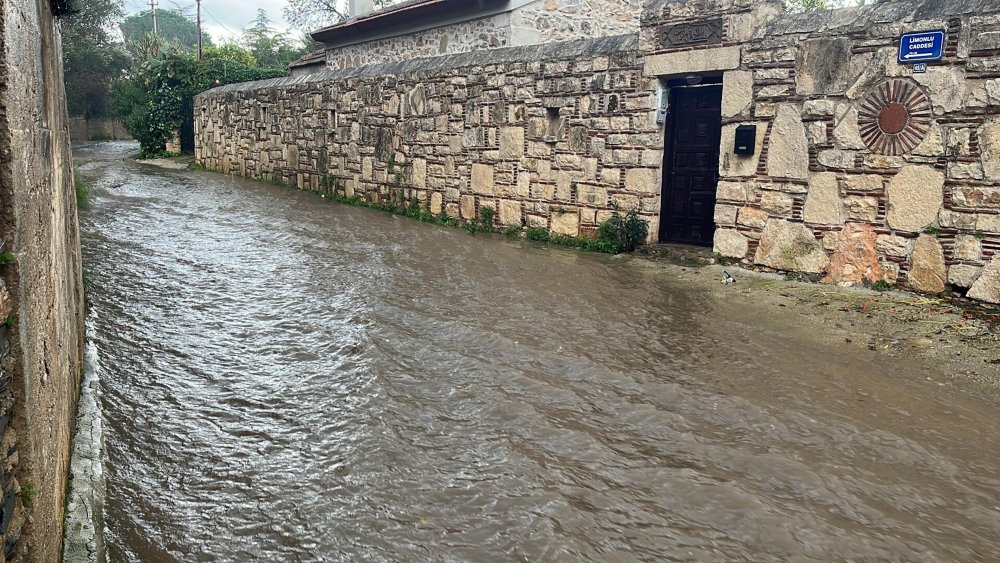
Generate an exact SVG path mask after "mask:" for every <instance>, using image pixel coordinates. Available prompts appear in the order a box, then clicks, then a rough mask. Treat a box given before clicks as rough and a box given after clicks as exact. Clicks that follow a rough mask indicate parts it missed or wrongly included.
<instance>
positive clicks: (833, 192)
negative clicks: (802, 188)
mask: <svg viewBox="0 0 1000 563" xmlns="http://www.w3.org/2000/svg"><path fill="white" fill-rule="evenodd" d="M803 218H804V219H805V221H806V222H807V223H814V224H817V225H841V224H843V222H844V204H843V201H842V200H841V199H840V185H839V184H838V182H837V175H836V174H834V173H833V172H823V173H821V174H815V175H813V177H812V178H811V179H810V180H809V193H808V194H807V195H806V204H805V208H804V209H803Z"/></svg>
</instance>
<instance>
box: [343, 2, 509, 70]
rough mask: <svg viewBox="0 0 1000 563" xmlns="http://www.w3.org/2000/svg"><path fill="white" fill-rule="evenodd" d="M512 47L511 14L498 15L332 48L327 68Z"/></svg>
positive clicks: (352, 66) (350, 66)
mask: <svg viewBox="0 0 1000 563" xmlns="http://www.w3.org/2000/svg"><path fill="white" fill-rule="evenodd" d="M510 44H511V43H510V14H497V15H493V16H489V17H485V18H479V19H475V20H471V21H465V22H460V23H455V24H450V25H444V26H441V27H436V28H434V29H428V30H425V31H419V32H417V33H411V34H406V35H398V36H396V37H388V38H385V39H378V40H375V41H367V42H364V43H358V44H355V45H347V46H344V47H337V48H334V49H330V50H328V51H327V52H326V66H327V68H331V69H338V70H339V69H347V68H354V67H358V66H362V65H369V64H381V63H387V62H395V61H403V60H409V59H416V58H421V57H431V56H436V55H448V54H453V53H468V52H471V51H479V50H482V49H494V48H497V47H507V46H509V45H510Z"/></svg>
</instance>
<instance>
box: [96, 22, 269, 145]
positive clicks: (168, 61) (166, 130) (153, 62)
mask: <svg viewBox="0 0 1000 563" xmlns="http://www.w3.org/2000/svg"><path fill="white" fill-rule="evenodd" d="M129 50H130V51H131V52H132V54H133V56H134V62H133V64H132V67H131V68H130V69H129V72H128V77H127V78H125V79H122V80H119V81H118V82H116V83H115V85H114V89H113V109H114V114H115V115H116V116H118V117H120V118H121V120H122V122H123V123H124V125H125V129H126V130H127V131H128V132H129V133H130V134H131V135H132V136H133V137H135V139H136V140H137V141H139V148H140V156H143V157H148V156H157V155H161V154H163V152H164V146H165V143H166V141H167V140H168V139H170V138H171V137H172V136H173V135H174V133H175V132H176V131H178V130H179V129H180V128H181V125H182V124H183V123H184V121H185V119H190V118H191V114H190V107H191V99H192V98H193V97H194V96H195V95H196V94H197V93H198V92H202V91H204V90H207V89H209V88H213V87H215V86H221V85H224V84H231V83H234V82H248V81H251V80H263V79H266V78H277V77H279V76H285V75H287V74H288V69H286V68H257V67H254V66H251V65H249V64H245V62H251V61H253V59H252V56H250V55H249V53H247V52H246V51H245V50H243V49H240V47H238V46H224V47H223V48H220V49H214V48H213V49H211V50H210V51H209V53H210V54H211V55H212V56H210V57H206V58H205V59H204V60H203V61H200V62H199V61H198V59H197V58H196V57H195V55H194V54H193V53H191V52H190V51H185V50H183V49H181V48H180V46H179V45H177V44H176V43H175V44H170V43H168V42H167V41H166V40H165V39H163V38H162V37H159V36H156V35H153V34H149V35H147V36H145V37H143V38H141V39H140V40H138V41H136V42H133V43H130V44H129ZM241 51H242V52H241ZM241 59H242V60H241Z"/></svg>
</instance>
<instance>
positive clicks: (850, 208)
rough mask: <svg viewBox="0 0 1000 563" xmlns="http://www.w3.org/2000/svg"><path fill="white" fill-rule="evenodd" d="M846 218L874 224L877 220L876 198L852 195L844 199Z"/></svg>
mask: <svg viewBox="0 0 1000 563" xmlns="http://www.w3.org/2000/svg"><path fill="white" fill-rule="evenodd" d="M844 206H845V207H846V208H847V216H848V217H850V218H851V219H855V220H858V221H868V222H874V221H875V220H876V219H877V218H878V198H875V197H872V196H861V195H852V196H847V197H845V198H844Z"/></svg>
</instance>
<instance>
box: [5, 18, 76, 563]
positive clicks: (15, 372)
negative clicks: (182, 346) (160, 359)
mask: <svg viewBox="0 0 1000 563" xmlns="http://www.w3.org/2000/svg"><path fill="white" fill-rule="evenodd" d="M0 107H2V108H3V110H4V111H2V112H0V155H2V156H0V238H2V240H3V242H4V248H3V252H5V253H10V257H11V259H10V261H9V262H8V263H7V264H5V265H3V266H0V274H2V281H3V286H4V287H5V292H4V296H5V297H9V300H7V299H4V301H5V303H4V305H3V308H4V310H5V311H7V310H9V311H10V312H11V313H12V314H13V317H8V318H10V319H11V320H12V321H13V322H12V325H11V327H10V328H9V329H8V330H7V333H8V336H9V344H10V355H9V356H8V357H6V358H4V359H3V360H2V363H0V369H2V371H3V372H4V373H5V374H9V375H11V376H12V382H11V384H10V387H9V389H8V390H7V392H5V393H3V394H2V398H0V401H2V404H3V407H4V409H5V410H6V409H8V408H10V402H9V401H8V393H10V394H12V396H11V397H10V399H14V400H16V403H14V406H13V411H12V417H11V422H10V425H9V426H8V427H7V428H6V430H4V431H3V432H4V433H3V437H2V440H3V444H4V450H3V451H4V452H6V453H5V456H6V455H9V457H4V458H2V461H3V469H4V471H3V480H4V483H3V485H4V487H5V488H6V489H5V490H6V491H8V492H9V493H10V494H17V493H18V492H19V491H20V494H18V495H17V497H18V499H25V498H31V502H30V505H31V506H30V508H28V509H27V510H26V509H25V507H24V505H23V504H22V502H20V500H19V502H17V504H16V509H15V515H14V517H13V519H12V521H11V522H10V525H9V526H8V528H7V530H6V533H5V534H4V536H3V538H2V539H3V541H4V542H15V540H19V541H18V542H17V547H16V549H15V552H16V555H15V556H14V560H30V561H40V562H49V561H58V559H59V550H60V545H61V539H62V522H63V509H64V504H63V498H64V494H65V490H66V476H67V471H68V466H69V443H70V427H71V421H72V420H73V416H74V413H75V411H76V401H77V395H78V392H79V381H80V371H81V364H82V338H83V328H82V327H83V287H82V281H81V270H80V241H79V235H78V230H77V210H76V200H75V194H74V189H73V177H72V169H71V160H70V156H69V132H68V126H67V116H66V104H65V93H64V89H63V76H62V61H61V47H60V37H59V32H58V28H57V25H56V23H55V21H54V19H53V16H52V14H51V12H50V8H49V2H36V1H35V0H3V2H2V3H0ZM11 452H13V453H11ZM11 476H13V479H12V478H11ZM26 516H28V517H30V520H28V519H26Z"/></svg>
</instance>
